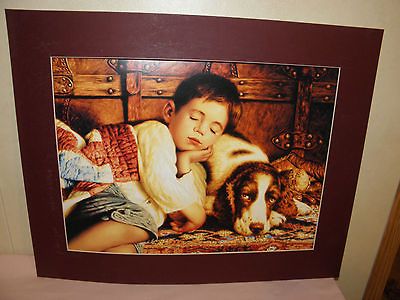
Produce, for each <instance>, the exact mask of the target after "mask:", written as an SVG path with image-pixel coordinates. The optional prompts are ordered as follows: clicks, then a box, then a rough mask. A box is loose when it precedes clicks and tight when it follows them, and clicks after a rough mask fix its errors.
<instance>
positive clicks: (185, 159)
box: [176, 146, 213, 177]
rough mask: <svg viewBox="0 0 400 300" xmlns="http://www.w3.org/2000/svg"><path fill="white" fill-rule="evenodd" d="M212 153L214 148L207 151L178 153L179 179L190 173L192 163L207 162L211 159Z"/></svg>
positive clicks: (210, 147)
mask: <svg viewBox="0 0 400 300" xmlns="http://www.w3.org/2000/svg"><path fill="white" fill-rule="evenodd" d="M212 153H213V150H212V146H209V147H207V148H206V149H202V150H189V151H180V152H178V153H177V154H176V158H177V162H176V167H177V169H178V174H177V175H178V177H180V176H182V175H183V174H186V173H188V172H190V164H191V163H196V162H202V161H206V160H207V159H209V158H210V156H211V155H212Z"/></svg>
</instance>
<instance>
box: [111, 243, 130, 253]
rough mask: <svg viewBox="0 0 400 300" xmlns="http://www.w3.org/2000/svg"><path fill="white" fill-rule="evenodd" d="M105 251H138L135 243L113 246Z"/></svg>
mask: <svg viewBox="0 0 400 300" xmlns="http://www.w3.org/2000/svg"><path fill="white" fill-rule="evenodd" d="M104 252H112V253H137V251H136V248H135V246H133V244H127V245H121V246H117V247H113V248H109V249H106V250H104Z"/></svg>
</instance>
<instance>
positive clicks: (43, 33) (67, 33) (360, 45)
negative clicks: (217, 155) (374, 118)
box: [6, 10, 383, 283]
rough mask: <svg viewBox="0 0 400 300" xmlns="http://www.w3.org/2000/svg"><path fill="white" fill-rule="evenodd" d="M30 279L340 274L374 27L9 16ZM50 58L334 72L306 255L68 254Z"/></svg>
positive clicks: (375, 42)
mask: <svg viewBox="0 0 400 300" xmlns="http://www.w3.org/2000/svg"><path fill="white" fill-rule="evenodd" d="M6 18H7V26H8V35H9V42H10V53H11V63H12V73H13V84H14V94H15V102H16V111H17V121H18V132H19V141H20V148H21V157H22V165H23V173H24V182H25V189H26V196H27V205H28V212H29V220H30V226H31V234H32V241H33V247H34V254H35V260H36V267H37V274H38V275H39V276H45V277H59V278H69V279H80V280H92V281H105V282H120V283H209V282H231V281H259V280H277V279H294V278H317V277H337V276H338V275H339V270H340V264H341V260H342V255H343V251H344V246H345V241H346V235H347V230H348V226H349V222H350V216H351V210H352V205H353V199H354V195H355V190H356V184H357V178H358V173H359V167H360V162H361V156H362V150H363V145H364V138H365V133H366V128H367V122H368V115H369V110H370V104H371V99H372V92H373V87H374V80H375V74H376V68H377V64H378V58H379V51H380V45H381V40H382V35H383V30H378V29H366V28H353V27H343V26H328V25H315V24H304V23H293V22H280V21H265V20H250V19H238V18H220V17H199V16H181V15H161V14H139V13H105V12H59V11H28V10H25V11H24V10H6ZM51 56H85V57H122V58H138V59H141V58H143V59H156V58H163V59H170V60H178V59H189V60H197V59H199V60H203V61H220V60H222V61H240V62H260V63H264V62H265V63H282V64H302V65H319V66H335V67H340V68H341V70H340V80H339V86H338V96H337V100H336V108H335V116H334V123H333V132H332V136H331V145H330V151H329V157H328V166H327V172H326V174H325V188H324V193H323V200H322V203H323V205H322V207H321V211H320V221H319V225H318V232H317V238H316V241H315V248H314V250H313V251H291V252H275V253H274V252H272V253H270V252H268V253H232V254H203V255H195V254H190V255H113V254H95V253H77V252H68V251H67V248H66V240H65V236H64V227H63V215H62V208H61V195H60V186H59V174H58V168H57V159H56V157H57V152H56V151H57V149H56V140H55V129H54V112H53V96H52V79H51V73H50V72H51V66H50V57H51Z"/></svg>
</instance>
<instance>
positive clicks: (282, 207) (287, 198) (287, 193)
mask: <svg viewBox="0 0 400 300" xmlns="http://www.w3.org/2000/svg"><path fill="white" fill-rule="evenodd" d="M289 174H290V170H287V171H282V172H280V173H279V178H278V180H279V186H280V197H279V199H278V201H277V202H276V203H275V205H274V207H273V209H274V210H275V211H277V212H279V213H281V214H282V215H284V216H286V217H295V216H296V215H297V213H298V211H297V206H296V204H295V202H294V199H293V197H294V194H293V192H292V191H291V190H290V188H289V184H288V181H287V176H288V175H289Z"/></svg>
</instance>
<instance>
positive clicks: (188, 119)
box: [168, 98, 228, 151]
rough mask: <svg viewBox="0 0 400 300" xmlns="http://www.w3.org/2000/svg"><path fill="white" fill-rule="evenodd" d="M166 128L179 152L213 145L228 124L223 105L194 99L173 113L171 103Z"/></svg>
mask: <svg viewBox="0 0 400 300" xmlns="http://www.w3.org/2000/svg"><path fill="white" fill-rule="evenodd" d="M170 105H171V107H172V113H171V117H170V119H169V122H168V123H169V124H168V128H169V131H170V132H171V135H172V138H173V140H174V142H175V146H176V148H177V149H178V150H180V151H187V150H201V149H206V148H208V147H209V146H211V145H213V144H214V143H215V142H216V140H217V139H218V137H220V136H221V135H222V133H223V132H224V130H225V127H226V125H227V124H228V107H227V105H226V104H225V103H221V102H217V101H213V100H209V99H207V100H206V99H204V98H194V99H192V100H190V101H189V102H188V103H187V104H185V105H184V106H182V107H181V108H180V109H179V111H178V112H175V106H174V105H173V102H170Z"/></svg>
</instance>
